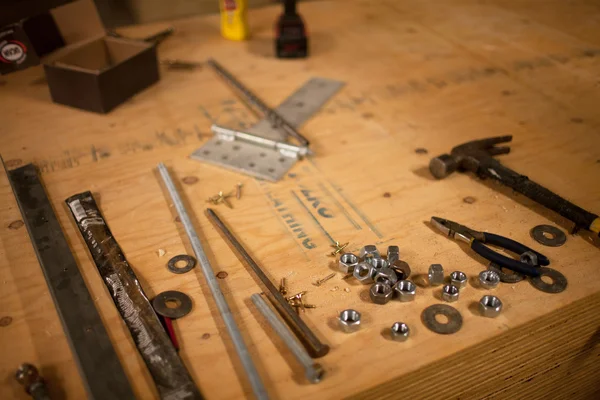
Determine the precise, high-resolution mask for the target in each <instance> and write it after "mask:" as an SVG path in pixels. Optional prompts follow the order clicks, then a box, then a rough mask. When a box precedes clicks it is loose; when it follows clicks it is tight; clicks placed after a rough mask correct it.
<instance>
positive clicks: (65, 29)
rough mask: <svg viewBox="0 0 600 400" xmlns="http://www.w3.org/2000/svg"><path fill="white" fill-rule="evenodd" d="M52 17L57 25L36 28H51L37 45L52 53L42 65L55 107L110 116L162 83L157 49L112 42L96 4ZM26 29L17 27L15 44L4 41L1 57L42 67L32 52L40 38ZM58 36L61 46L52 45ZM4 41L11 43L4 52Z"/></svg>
mask: <svg viewBox="0 0 600 400" xmlns="http://www.w3.org/2000/svg"><path fill="white" fill-rule="evenodd" d="M63 2H64V1H63ZM49 14H50V15H51V17H52V18H51V21H52V23H49V21H48V19H47V18H46V19H45V20H43V21H42V22H44V23H43V24H41V25H36V26H37V27H38V28H39V27H45V28H46V33H47V35H43V34H42V35H39V33H38V34H37V36H38V37H39V38H40V39H39V40H38V41H37V42H38V43H41V44H43V46H41V45H38V49H41V51H47V52H50V54H48V55H46V56H45V57H43V58H42V59H41V61H42V62H43V64H44V71H45V73H46V80H47V81H48V87H49V89H50V95H51V97H52V100H53V101H54V102H55V103H60V104H64V105H68V106H71V107H77V108H81V109H84V110H88V111H94V112H98V113H107V112H109V111H110V110H112V109H113V108H115V107H116V106H118V105H119V104H121V103H123V102H124V101H126V100H127V99H128V98H130V97H131V96H133V95H135V94H136V93H138V92H140V91H141V90H143V89H145V88H147V87H148V86H150V85H152V84H153V83H155V82H157V81H158V80H159V72H158V71H159V68H158V58H157V54H156V46H155V45H154V44H152V43H147V42H143V41H138V40H131V39H125V38H116V37H111V36H107V35H106V31H105V29H104V26H103V25H102V21H101V20H100V17H99V15H98V12H97V10H96V7H95V5H94V3H93V1H92V0H78V1H73V2H70V3H68V4H65V5H62V6H59V7H56V8H53V9H51V10H50V11H49ZM52 25H53V26H55V29H52V28H51V26H52ZM24 26H25V24H24V21H21V22H19V23H18V24H13V25H12V27H11V28H10V29H12V33H11V35H12V36H11V38H13V39H11V40H12V42H10V43H9V41H8V40H7V39H3V38H2V37H1V36H0V57H3V56H5V54H6V56H8V57H9V58H11V63H12V64H13V66H15V65H16V68H18V69H22V68H25V67H28V66H30V65H33V64H36V63H37V62H39V61H38V60H39V56H38V55H37V53H36V52H32V51H31V48H32V47H33V46H32V40H31V39H32V38H33V37H34V35H27V34H26V33H25V30H24V29H22V28H23V27H24ZM15 27H16V28H15ZM17 28H21V29H17ZM32 32H35V31H32ZM53 32H54V34H53ZM56 32H58V33H59V36H60V39H61V40H60V41H58V40H57V39H52V37H53V36H56V35H55V33H56ZM0 34H1V33H0ZM14 37H16V39H14ZM5 38H6V35H5ZM3 40H4V41H6V42H7V43H9V44H5V45H4V50H5V51H4V52H3V51H2V49H3V48H2V46H1V43H2V41H3ZM16 42H18V43H16ZM59 44H62V46H59ZM57 46H58V47H60V48H58V49H56V48H57ZM0 61H2V58H0ZM5 64H6V63H5Z"/></svg>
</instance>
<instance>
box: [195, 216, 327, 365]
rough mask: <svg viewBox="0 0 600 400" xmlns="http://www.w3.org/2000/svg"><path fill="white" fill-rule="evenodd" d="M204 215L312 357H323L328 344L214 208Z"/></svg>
mask: <svg viewBox="0 0 600 400" xmlns="http://www.w3.org/2000/svg"><path fill="white" fill-rule="evenodd" d="M206 215H207V216H208V219H209V220H210V221H211V222H212V223H213V225H215V227H217V228H218V229H219V231H220V232H221V234H222V235H223V236H224V238H225V239H226V241H227V242H229V243H230V244H231V245H232V246H233V248H234V249H235V251H236V253H237V255H238V257H239V258H240V260H241V261H242V262H243V263H245V264H247V265H248V266H249V267H250V268H251V269H252V271H254V273H255V274H256V276H257V277H258V279H259V280H260V281H261V282H262V284H263V285H264V286H265V288H266V289H267V291H266V293H265V294H266V295H267V297H268V298H269V300H270V301H271V303H273V305H274V306H275V308H277V311H279V313H280V314H281V316H282V317H283V318H284V319H285V320H286V322H287V323H288V324H289V325H290V327H291V328H292V329H293V330H294V332H295V333H296V335H297V336H298V338H299V339H300V341H301V342H302V344H303V345H304V346H305V347H306V350H308V352H309V353H310V355H311V356H312V357H315V358H317V357H323V356H324V355H325V354H327V353H328V352H329V346H328V345H326V344H324V343H321V341H320V340H319V338H317V336H316V335H315V334H314V333H313V331H311V330H310V328H309V327H308V326H307V325H306V323H305V322H304V321H302V319H301V318H300V317H299V316H298V314H297V313H296V312H295V311H294V309H293V308H292V306H290V305H289V303H288V302H287V300H286V299H285V298H284V297H283V295H282V294H281V293H280V292H279V290H278V289H277V287H276V286H275V285H274V284H273V282H271V280H270V279H269V277H268V276H267V275H265V273H264V272H263V270H262V269H260V267H259V266H258V264H256V262H255V261H254V260H253V259H252V257H250V254H248V252H247V251H246V249H244V247H243V246H242V245H241V243H240V242H239V241H238V240H237V239H236V237H235V236H233V233H231V231H230V230H229V229H228V228H227V226H225V224H224V223H223V221H221V219H220V218H219V216H218V215H217V214H216V213H215V212H214V210H212V209H210V208H207V209H206Z"/></svg>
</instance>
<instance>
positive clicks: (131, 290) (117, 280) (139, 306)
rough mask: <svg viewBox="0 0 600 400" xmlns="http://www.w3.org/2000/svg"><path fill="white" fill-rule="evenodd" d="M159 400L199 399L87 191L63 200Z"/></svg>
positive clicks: (197, 391) (175, 352) (187, 374)
mask: <svg viewBox="0 0 600 400" xmlns="http://www.w3.org/2000/svg"><path fill="white" fill-rule="evenodd" d="M65 203H67V206H68V207H69V209H70V210H71V213H72V214H73V217H74V218H75V221H76V223H77V227H78V228H79V230H80V232H81V236H82V237H83V240H84V241H85V243H86V244H87V246H88V249H89V250H90V254H91V255H92V258H93V259H94V263H95V264H96V268H97V269H98V272H99V273H100V276H101V277H102V280H103V281H104V283H105V285H106V287H107V288H108V291H109V293H110V295H111V297H112V299H113V301H114V302H115V306H116V307H117V310H119V313H120V314H121V317H123V321H125V325H127V328H128V329H129V332H130V333H131V336H132V337H133V341H134V342H135V345H136V347H137V349H138V351H139V353H140V355H141V356H142V359H143V360H144V362H145V363H146V366H147V367H148V370H149V371H150V375H152V379H153V380H154V383H155V384H156V387H157V389H158V393H159V395H160V397H161V399H165V400H184V399H202V398H203V397H202V395H201V394H200V391H199V390H198V388H197V387H196V385H195V383H194V381H193V380H192V377H191V376H190V374H189V372H188V370H187V369H186V367H185V365H184V364H183V361H182V360H181V358H180V357H179V355H178V354H177V351H176V350H175V347H174V346H173V343H172V342H171V340H170V339H169V336H168V335H167V333H166V332H165V330H164V328H163V327H162V325H161V323H160V320H159V319H158V316H157V315H156V313H155V312H154V309H153V308H152V305H151V304H150V301H148V297H146V294H145V293H144V290H143V289H142V286H141V285H140V282H139V280H138V279H137V276H136V275H135V272H134V271H133V269H132V268H131V266H130V265H129V263H128V262H127V259H126V258H125V254H124V253H123V251H122V250H121V247H120V246H119V244H118V243H117V241H116V239H115V238H114V236H113V235H112V232H111V231H110V229H109V228H108V225H107V224H106V221H105V220H104V217H103V216H102V213H101V212H100V209H99V208H98V205H97V204H96V201H95V200H94V197H93V196H92V193H91V192H83V193H80V194H76V195H73V196H71V197H69V198H68V199H66V200H65Z"/></svg>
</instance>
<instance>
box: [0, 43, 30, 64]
mask: <svg viewBox="0 0 600 400" xmlns="http://www.w3.org/2000/svg"><path fill="white" fill-rule="evenodd" d="M25 58H27V47H25V45H24V44H23V43H21V42H18V41H16V40H8V41H4V42H1V43H0V61H2V62H4V63H7V64H21V63H22V62H23V61H25Z"/></svg>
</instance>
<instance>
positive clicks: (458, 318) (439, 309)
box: [421, 304, 463, 335]
mask: <svg viewBox="0 0 600 400" xmlns="http://www.w3.org/2000/svg"><path fill="white" fill-rule="evenodd" d="M438 314H442V315H445V316H446V317H447V318H448V322H447V323H445V324H442V323H440V322H438V321H437V320H436V319H435V316H436V315H438ZM421 320H422V321H423V325H425V326H426V327H427V328H429V329H430V330H432V331H433V332H435V333H439V334H442V335H448V334H452V333H456V332H458V331H459V330H460V328H461V327H462V323H463V319H462V315H460V313H459V312H458V310H457V309H456V308H454V307H450V306H449V305H446V304H434V305H432V306H429V307H427V308H426V309H424V310H423V313H422V314H421Z"/></svg>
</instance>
